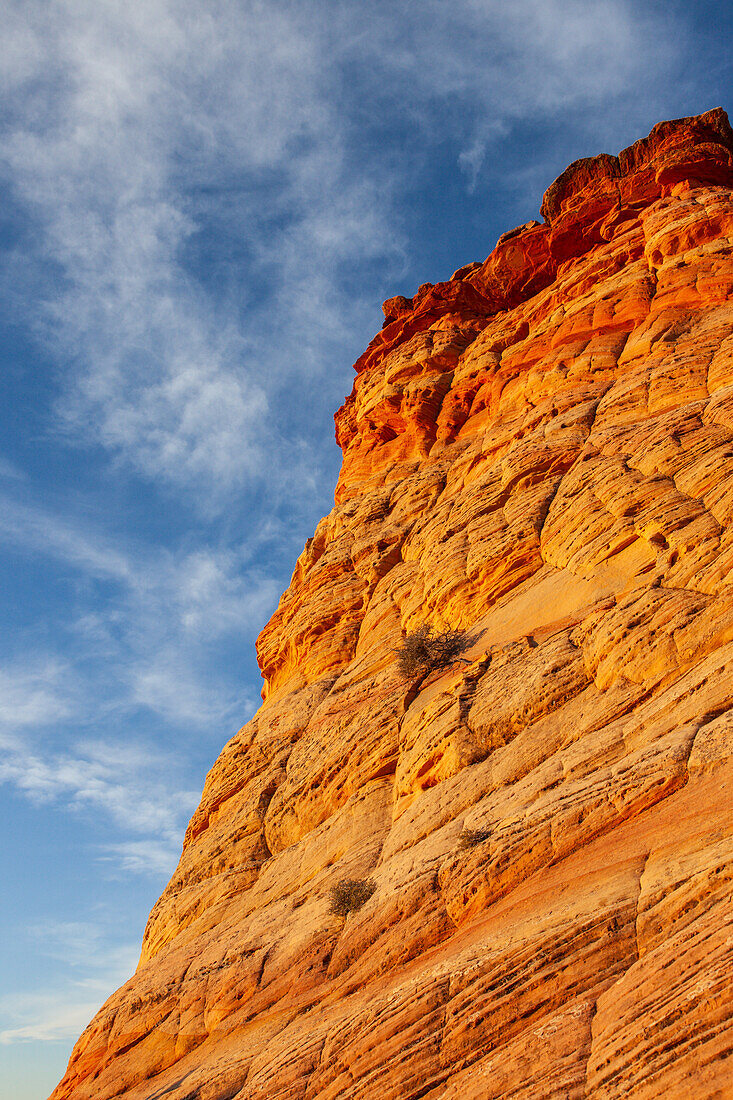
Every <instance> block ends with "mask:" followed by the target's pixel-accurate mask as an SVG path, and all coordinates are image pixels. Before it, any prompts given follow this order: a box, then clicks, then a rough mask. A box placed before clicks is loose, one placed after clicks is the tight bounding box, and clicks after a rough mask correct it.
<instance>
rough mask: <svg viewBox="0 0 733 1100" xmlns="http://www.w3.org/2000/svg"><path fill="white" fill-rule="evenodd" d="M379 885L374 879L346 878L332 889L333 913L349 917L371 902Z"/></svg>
mask: <svg viewBox="0 0 733 1100" xmlns="http://www.w3.org/2000/svg"><path fill="white" fill-rule="evenodd" d="M376 888H377V884H376V882H375V881H374V879H373V878H345V879H342V880H341V882H337V883H336V885H335V886H332V887H331V912H332V913H335V914H336V916H338V917H348V915H349V913H355V912H356V910H357V909H361V907H362V905H363V904H364V902H366V901H369V898H370V897H371V896H372V894H373V893H374V891H375V890H376Z"/></svg>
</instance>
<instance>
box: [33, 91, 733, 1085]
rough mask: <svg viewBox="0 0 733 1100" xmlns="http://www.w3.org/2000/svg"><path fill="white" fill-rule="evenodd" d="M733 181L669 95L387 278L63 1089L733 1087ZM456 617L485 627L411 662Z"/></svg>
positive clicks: (718, 128)
mask: <svg viewBox="0 0 733 1100" xmlns="http://www.w3.org/2000/svg"><path fill="white" fill-rule="evenodd" d="M732 184H733V134H731V130H730V127H729V126H728V120H727V117H726V115H725V113H724V112H723V111H720V110H717V111H711V112H709V113H708V114H706V115H702V116H699V117H697V118H687V119H679V120H676V121H673V122H664V123H660V124H659V125H658V126H656V127H655V128H654V130H653V131H652V133H651V134H650V135H649V137H648V138H645V139H644V140H642V141H639V142H637V143H636V144H635V145H633V146H632V147H631V148H630V149H627V150H624V152H623V153H621V154H620V156H619V157H610V156H605V155H604V156H601V157H595V158H592V159H590V160H583V161H578V162H576V163H575V164H573V165H571V166H570V168H568V169H567V170H566V171H565V172H564V173H563V174H562V176H560V178H559V179H558V180H557V181H556V182H555V183H554V184H553V185H552V186H551V187H550V189H549V191H548V192H547V194H546V196H545V199H544V203H543V206H542V213H543V216H544V218H545V221H544V224H539V223H530V224H528V225H525V226H522V227H520V228H519V229H518V230H515V231H513V232H511V233H507V234H505V235H504V236H503V237H502V238H501V240H500V241H499V243H498V245H497V247H496V249H495V250H494V252H493V253H492V254H491V256H489V258H488V259H487V260H486V261H485V262H484V263H482V264H469V265H467V266H466V267H464V268H461V269H460V270H459V271H458V272H457V273H456V275H455V276H454V277H453V278H452V279H451V280H450V281H449V282H447V283H439V284H437V285H435V286H432V285H430V284H426V285H424V286H422V287H421V288H420V289H419V290H418V292H417V294H416V295H415V297H414V298H413V299H408V298H402V297H400V298H395V299H391V300H390V301H389V302H387V303H385V324H384V327H383V328H382V330H381V332H380V334H379V335H378V336H377V337H376V338H375V340H374V341H372V344H371V345H370V346H369V348H368V349H367V351H366V352H365V354H364V355H363V356H362V357H361V359H360V360H359V362H358V363H357V372H358V373H357V378H356V382H355V385H354V390H353V392H352V394H351V396H350V397H349V398H348V399H347V401H346V403H345V405H344V406H343V408H342V409H341V410H339V412H338V413H337V416H336V422H337V436H338V439H339V442H340V444H341V446H342V448H343V452H344V462H343V468H342V472H341V476H340V479H339V483H338V487H337V490H336V504H335V506H334V508H333V511H332V512H331V513H330V515H328V516H327V517H326V518H325V519H323V520H322V521H321V522H320V523H319V525H318V527H317V529H316V532H315V534H314V536H313V538H312V539H310V540H309V541H308V543H307V545H306V547H305V549H304V551H303V553H302V554H301V556H300V558H299V559H298V561H297V563H296V566H295V572H294V574H293V579H292V582H291V584H290V587H289V588H288V590H287V592H285V594H284V595H283V597H282V599H281V601H280V605H279V607H278V609H277V611H276V612H275V614H274V615H273V617H272V619H271V621H270V622H269V623H268V625H267V626H266V627H265V629H264V630H263V632H262V634H261V635H260V638H259V642H258V652H259V657H260V664H261V667H262V670H263V675H264V678H265V689H264V692H263V697H264V699H265V702H264V704H263V706H262V708H261V709H260V710H259V712H258V713H257V714H256V715H255V717H254V718H253V719H252V720H251V721H250V722H249V723H248V724H247V725H246V726H244V728H243V729H242V730H240V731H239V733H238V734H236V736H235V737H233V738H232V740H231V741H230V742H229V743H228V744H227V745H226V747H225V748H224V750H223V752H222V754H221V756H220V757H219V759H218V761H217V762H216V764H215V765H214V767H213V769H212V770H211V772H210V774H209V776H208V778H207V780H206V785H205V788H204V792H203V797H202V801H201V805H200V806H199V808H198V810H197V811H196V813H195V814H194V816H193V818H192V820H191V823H190V825H189V828H188V832H187V834H186V840H185V844H184V850H183V854H182V856H181V861H180V864H179V866H178V869H177V870H176V872H175V874H174V876H173V878H172V880H171V882H170V883H169V885H168V887H167V888H166V890H165V892H164V893H163V895H162V897H161V898H160V900H159V901H158V903H157V904H156V906H155V908H154V909H153V912H152V913H151V916H150V920H149V922H148V927H147V929H146V932H145V940H144V943H143V951H142V957H141V962H140V965H139V968H138V970H137V973H136V974H135V976H134V977H133V978H132V979H131V980H130V981H129V982H128V983H127V984H126V985H125V986H123V988H122V989H120V990H119V991H118V992H117V993H115V994H114V995H113V996H112V997H111V998H110V999H109V1000H108V1001H107V1003H106V1004H105V1005H104V1007H103V1008H102V1009H101V1011H100V1012H99V1014H98V1015H97V1017H96V1018H95V1019H94V1020H93V1021H92V1023H91V1024H90V1025H89V1027H88V1028H87V1030H86V1031H85V1032H84V1034H83V1035H82V1037H81V1038H80V1040H79V1042H78V1044H77V1046H76V1049H75V1051H74V1053H73V1056H72V1059H71V1062H70V1065H69V1069H68V1072H67V1074H66V1077H65V1078H64V1080H63V1081H62V1083H61V1084H60V1085H59V1086H58V1088H57V1089H56V1091H55V1092H54V1094H53V1096H54V1098H55V1100H61V1098H62V1097H64V1098H67V1097H68V1098H73V1100H86V1098H89V1100H92V1098H93V1100H107V1098H111V1097H120V1098H122V1097H124V1098H125V1100H153V1098H156V1100H158V1098H160V1100H162V1098H163V1097H165V1100H194V1098H196V1100H233V1098H234V1097H236V1098H238V1100H255V1098H258V1100H260V1098H261V1100H265V1098H267V1100H276V1098H282V1100H286V1098H287V1100H315V1098H319V1100H326V1098H329V1100H336V1098H343V1097H349V1098H357V1097H358V1098H370V1100H371V1098H375V1100H386V1098H394V1100H406V1098H418V1097H430V1098H431V1100H448V1098H451V1100H472V1098H476V1100H479V1098H486V1097H502V1098H503V1097H508V1096H511V1097H514V1098H520V1097H521V1098H526V1100H538V1098H549V1097H556V1098H558V1100H560V1098H563V1100H564V1098H568V1097H573V1098H574V1097H588V1098H599V1097H603V1098H616V1097H618V1098H622V1097H623V1098H627V1097H629V1096H632V1095H633V1097H634V1098H635V1100H641V1098H647V1097H661V1096H665V1097H675V1098H686V1097H689V1098H693V1097H694V1098H700V1097H725V1096H733V1085H732V1084H731V1082H732V1081H733V1062H732V1061H731V1051H732V1050H733V1022H732V1021H733V992H732V991H733V765H732V763H731V744H732V743H733V573H732V572H731V569H732V567H733V304H732V303H731V298H732V296H733V194H732V192H731V185H732ZM424 622H428V623H430V624H432V625H433V627H434V628H435V629H436V630H445V629H459V630H465V631H467V632H468V633H469V634H470V636H471V644H470V648H469V649H468V650H467V651H466V652H465V653H464V657H465V660H464V661H462V662H457V663H456V664H454V665H453V666H451V667H449V668H447V669H442V670H439V671H437V672H435V673H433V674H432V675H431V674H428V675H427V676H425V677H424V678H423V679H422V680H416V681H414V682H412V683H406V682H405V681H403V680H401V679H400V678H399V675H398V672H397V662H396V655H395V652H394V649H395V647H396V646H398V645H399V643H400V640H401V639H402V638H403V637H404V635H405V634H406V633H407V632H409V631H411V630H414V629H415V628H416V627H417V626H419V625H421V624H422V623H424ZM469 831H471V832H469ZM464 834H467V836H468V837H469V838H470V840H473V841H474V842H473V843H470V842H469V843H466V842H465V841H464V843H461V836H462V835H464ZM346 878H349V879H356V880H362V879H373V880H374V881H375V883H376V889H375V891H374V893H373V894H372V895H371V897H369V899H368V900H367V901H366V903H365V904H364V905H363V906H362V908H360V909H359V910H358V911H356V912H353V913H351V914H350V915H349V916H348V917H347V918H346V919H345V920H344V919H343V918H341V917H338V916H335V915H334V914H332V913H331V912H330V911H329V897H330V890H331V887H332V886H334V885H335V884H336V883H338V882H340V881H341V880H343V879H346Z"/></svg>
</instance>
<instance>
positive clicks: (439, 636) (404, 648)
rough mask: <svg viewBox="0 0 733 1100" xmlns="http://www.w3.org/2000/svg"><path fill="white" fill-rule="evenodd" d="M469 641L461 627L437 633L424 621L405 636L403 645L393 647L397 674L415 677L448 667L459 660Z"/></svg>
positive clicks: (404, 677) (407, 678)
mask: <svg viewBox="0 0 733 1100" xmlns="http://www.w3.org/2000/svg"><path fill="white" fill-rule="evenodd" d="M469 644H470V638H469V636H468V634H466V632H465V631H464V630H443V631H441V632H440V633H436V632H435V631H434V630H433V628H432V626H430V625H429V624H428V623H424V624H423V625H422V626H419V627H418V628H417V630H413V632H412V633H411V634H408V635H406V637H405V639H404V641H403V642H402V645H401V646H398V647H397V649H396V650H395V652H396V653H397V667H398V669H399V671H400V675H401V676H402V678H403V679H405V680H411V679H413V677H415V676H418V675H422V676H424V675H426V674H427V673H428V672H434V671H435V670H436V669H440V668H447V667H448V666H449V665H452V664H453V663H454V661H456V660H461V659H462V658H461V653H463V651H464V649H466V648H467V646H468V645H469ZM466 663H467V664H468V663H469V662H466Z"/></svg>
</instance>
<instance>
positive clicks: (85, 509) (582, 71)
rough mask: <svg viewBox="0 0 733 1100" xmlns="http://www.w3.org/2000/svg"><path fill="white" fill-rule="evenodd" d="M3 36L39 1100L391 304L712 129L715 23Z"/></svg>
mask: <svg viewBox="0 0 733 1100" xmlns="http://www.w3.org/2000/svg"><path fill="white" fill-rule="evenodd" d="M7 23H8V27H7V30H6V35H7V43H6V51H5V58H4V63H3V64H4V72H3V75H4V81H5V86H6V97H5V104H6V106H5V110H4V118H3V124H4V129H5V134H4V136H5V142H4V154H3V164H4V167H3V172H4V179H5V185H6V194H7V199H6V206H5V210H4V214H3V223H2V241H3V246H4V256H5V264H4V268H3V270H4V278H3V290H4V294H3V303H4V306H3V316H2V325H3V331H4V335H5V341H4V353H3V354H4V364H3V365H4V376H5V380H6V400H5V402H4V404H3V410H4V411H3V416H4V432H3V441H4V445H3V449H2V452H0V477H1V478H2V485H1V486H0V493H1V494H2V507H1V508H0V534H1V535H2V554H3V560H4V573H5V577H6V585H5V593H6V598H5V600H4V602H3V608H4V624H3V625H4V629H3V632H2V637H3V651H2V663H1V664H0V682H1V683H2V687H3V691H2V696H1V698H2V709H0V727H1V728H0V740H1V743H2V756H0V779H2V781H3V783H2V793H3V798H4V807H5V813H6V815H7V817H8V819H9V821H10V836H11V843H10V844H9V845H6V846H5V851H4V855H3V875H4V881H5V884H6V895H7V896H8V897H9V898H10V899H11V903H10V905H9V906H6V909H5V912H4V914H3V925H2V933H3V935H2V940H3V943H4V944H5V945H6V949H5V951H4V953H3V958H2V971H1V972H2V976H3V983H2V989H3V993H2V1000H0V1079H2V1080H4V1081H5V1082H6V1087H7V1088H9V1089H10V1091H9V1092H8V1093H7V1096H8V1097H10V1096H12V1097H13V1098H14V1100H37V1098H38V1097H39V1096H41V1095H43V1096H45V1095H46V1094H47V1093H48V1092H50V1091H51V1089H52V1088H53V1087H54V1086H55V1084H56V1083H57V1082H58V1080H59V1079H60V1078H61V1076H62V1074H63V1072H64V1069H65V1067H66V1062H67V1060H68V1057H69V1054H70V1052H71V1048H72V1046H73V1044H74V1042H75V1041H76V1039H77V1038H78V1036H79V1034H80V1033H81V1032H82V1031H83V1029H84V1028H85V1027H86V1025H87V1024H88V1023H89V1021H90V1020H91V1018H92V1016H93V1015H94V1013H95V1012H96V1011H97V1009H98V1008H99V1006H100V1005H101V1004H102V1002H103V1001H104V1000H105V999H106V997H107V996H108V995H109V994H110V993H112V992H113V991H114V989H116V988H117V987H118V986H119V985H120V984H122V982H124V981H125V980H126V978H127V977H129V976H130V974H131V973H132V971H133V970H134V967H135V966H136V964H137V958H138V954H139V949H140V940H141V937H142V932H143V928H144V926H145V922H146V920H147V916H148V913H149V911H150V909H151V907H152V905H153V904H154V902H155V900H156V898H157V897H158V895H159V894H160V892H161V891H162V889H163V887H164V886H165V883H166V881H167V880H168V878H169V877H170V875H171V873H172V872H173V870H174V868H175V865H176V863H177V860H178V856H179V853H180V848H181V842H182V839H183V833H184V831H185V828H186V824H187V821H188V818H189V816H190V815H191V813H192V812H193V811H194V809H195V808H196V805H197V804H198V801H199V797H200V794H201V789H202V787H203V782H204V778H205V775H206V772H207V770H208V769H209V768H210V767H211V765H212V764H213V763H214V760H215V759H216V757H217V756H218V754H219V752H220V751H221V749H222V747H223V746H224V744H225V743H226V741H227V740H228V739H229V738H230V737H231V736H232V734H233V733H234V732H235V731H236V730H237V729H238V728H239V727H240V726H242V725H243V724H244V722H246V721H247V719H248V718H249V717H250V716H251V715H252V713H253V712H254V711H255V710H256V709H257V706H258V705H259V692H260V686H261V680H260V676H259V670H258V668H257V664H256V659H255V652H254V641H255V638H256V636H257V634H258V633H259V631H260V629H261V628H262V626H263V625H264V624H265V622H266V621H267V619H268V618H269V616H270V614H271V613H272V611H273V610H274V608H275V606H276V605H277V601H278V599H279V596H280V594H281V592H282V591H283V590H284V589H285V588H286V587H287V584H288V582H289V579H290V574H291V572H292V568H293V565H294V563H295V559H296V558H297V556H298V554H299V553H300V551H301V549H302V547H303V544H304V542H305V540H306V539H307V538H308V537H309V536H310V535H311V533H312V531H313V528H314V527H315V525H316V523H317V522H318V520H319V518H320V517H321V516H322V515H324V514H325V513H326V512H328V511H329V509H330V507H331V504H332V500H333V489H334V485H335V481H336V477H337V474H338V468H339V464H340V452H339V450H338V448H337V446H336V443H335V441H334V437H333V420H332V417H333V414H334V412H335V411H336V409H337V408H338V406H339V405H340V404H341V402H342V400H343V398H344V396H345V394H346V393H348V391H349V389H350V388H351V384H352V379H353V372H352V369H351V364H352V363H353V362H354V360H355V359H356V358H357V357H358V356H359V355H360V354H361V352H362V351H363V349H364V347H365V346H366V345H367V343H368V342H369V340H370V339H371V338H372V336H373V335H374V333H375V332H376V331H378V330H379V327H380V325H381V321H382V317H381V310H380V305H381V302H382V300H383V299H386V298H389V297H392V296H394V295H396V294H405V295H407V296H410V295H412V294H413V293H414V291H415V290H416V289H417V287H418V286H419V285H420V284H421V283H424V282H426V281H428V282H439V281H441V280H444V279H447V278H449V277H450V275H451V273H452V272H453V271H454V270H456V269H457V268H459V267H461V266H463V265H464V264H466V263H469V262H471V261H473V260H482V259H483V258H484V257H485V256H486V255H488V254H489V252H490V251H491V250H492V248H493V246H494V244H495V242H496V240H497V239H498V237H499V236H500V235H501V234H502V233H504V232H506V231H508V230H511V229H512V228H514V226H516V225H519V224H522V223H524V222H527V221H529V220H531V219H532V218H535V217H538V216H539V215H538V211H539V206H540V202H541V199H542V194H543V193H544V191H545V190H546V189H547V187H548V186H549V185H550V184H551V183H552V181H553V180H554V179H555V178H556V177H557V176H558V175H559V174H560V173H561V172H562V171H563V170H564V169H565V167H567V165H568V164H570V163H571V162H572V161H573V160H576V159H578V158H580V157H586V156H588V157H589V156H594V155H596V154H598V153H602V152H610V153H618V152H619V151H620V150H621V149H622V148H625V147H627V146H629V145H631V144H632V143H633V142H634V141H636V140H638V139H639V138H642V137H644V136H646V134H647V133H648V132H649V131H650V130H651V128H652V127H653V126H654V125H655V124H656V123H657V122H659V121H662V120H664V119H668V118H675V117H684V116H687V115H694V114H700V113H703V112H704V111H707V110H710V109H712V108H714V107H717V106H722V107H723V108H724V109H726V108H727V106H728V105H729V104H730V103H731V102H733V97H732V96H731V95H730V92H731V88H732V87H733V82H732V81H731V75H730V62H729V60H728V45H729V42H730V32H731V27H732V26H733V11H731V10H730V9H729V7H728V6H727V5H723V4H719V3H705V2H703V3H701V4H699V5H696V6H695V9H694V11H690V10H689V6H683V5H682V4H679V3H672V4H664V5H662V4H659V3H655V2H645V3H640V4H632V3H630V2H623V0H591V2H586V3H582V2H580V0H545V2H544V3H543V2H542V0H522V2H519V3H518V4H516V5H515V6H514V8H513V9H512V11H511V12H506V11H505V10H503V8H502V6H501V5H500V4H498V3H497V2H495V0H485V2H481V0H460V2H459V3H457V4H455V5H452V6H451V9H450V11H447V10H446V9H445V7H444V6H442V5H441V4H440V3H439V2H438V0H428V2H427V3H426V4H424V5H422V7H421V11H420V13H418V12H416V11H415V9H414V8H413V6H412V5H410V4H407V3H397V4H387V3H385V2H383V0H368V2H367V3H363V2H362V3H360V4H356V3H354V2H353V0H351V2H347V3H346V4H344V5H341V6H340V7H339V10H338V12H334V10H333V9H332V8H330V7H329V6H328V5H326V4H325V3H317V2H316V3H313V4H311V5H308V6H307V7H305V6H303V5H299V4H295V3H290V2H284V0H283V2H279V0H277V2H273V0H271V2H270V3H267V4H265V3H261V2H254V0H253V2H245V0H243V2H229V0H223V2H220V3H217V4H215V5H204V4H203V3H201V0H195V2H187V3H183V4H180V5H178V6H176V7H175V8H174V6H173V5H171V4H168V3H166V2H164V0H159V2H154V3H151V4H146V5H144V6H142V5H132V6H130V7H126V6H125V5H123V4H122V3H120V2H119V0H108V2H106V3H105V4H104V5H92V4H90V3H88V2H86V0H85V2H81V0H59V2H58V3H54V4H53V5H51V6H50V7H49V6H45V5H44V6H42V5H41V4H39V3H37V2H33V3H30V4H28V3H25V4H22V5H21V4H20V3H19V2H17V0H11V3H10V4H9V12H8V16H7ZM528 28H529V29H530V33H528ZM3 1095H5V1094H3Z"/></svg>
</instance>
